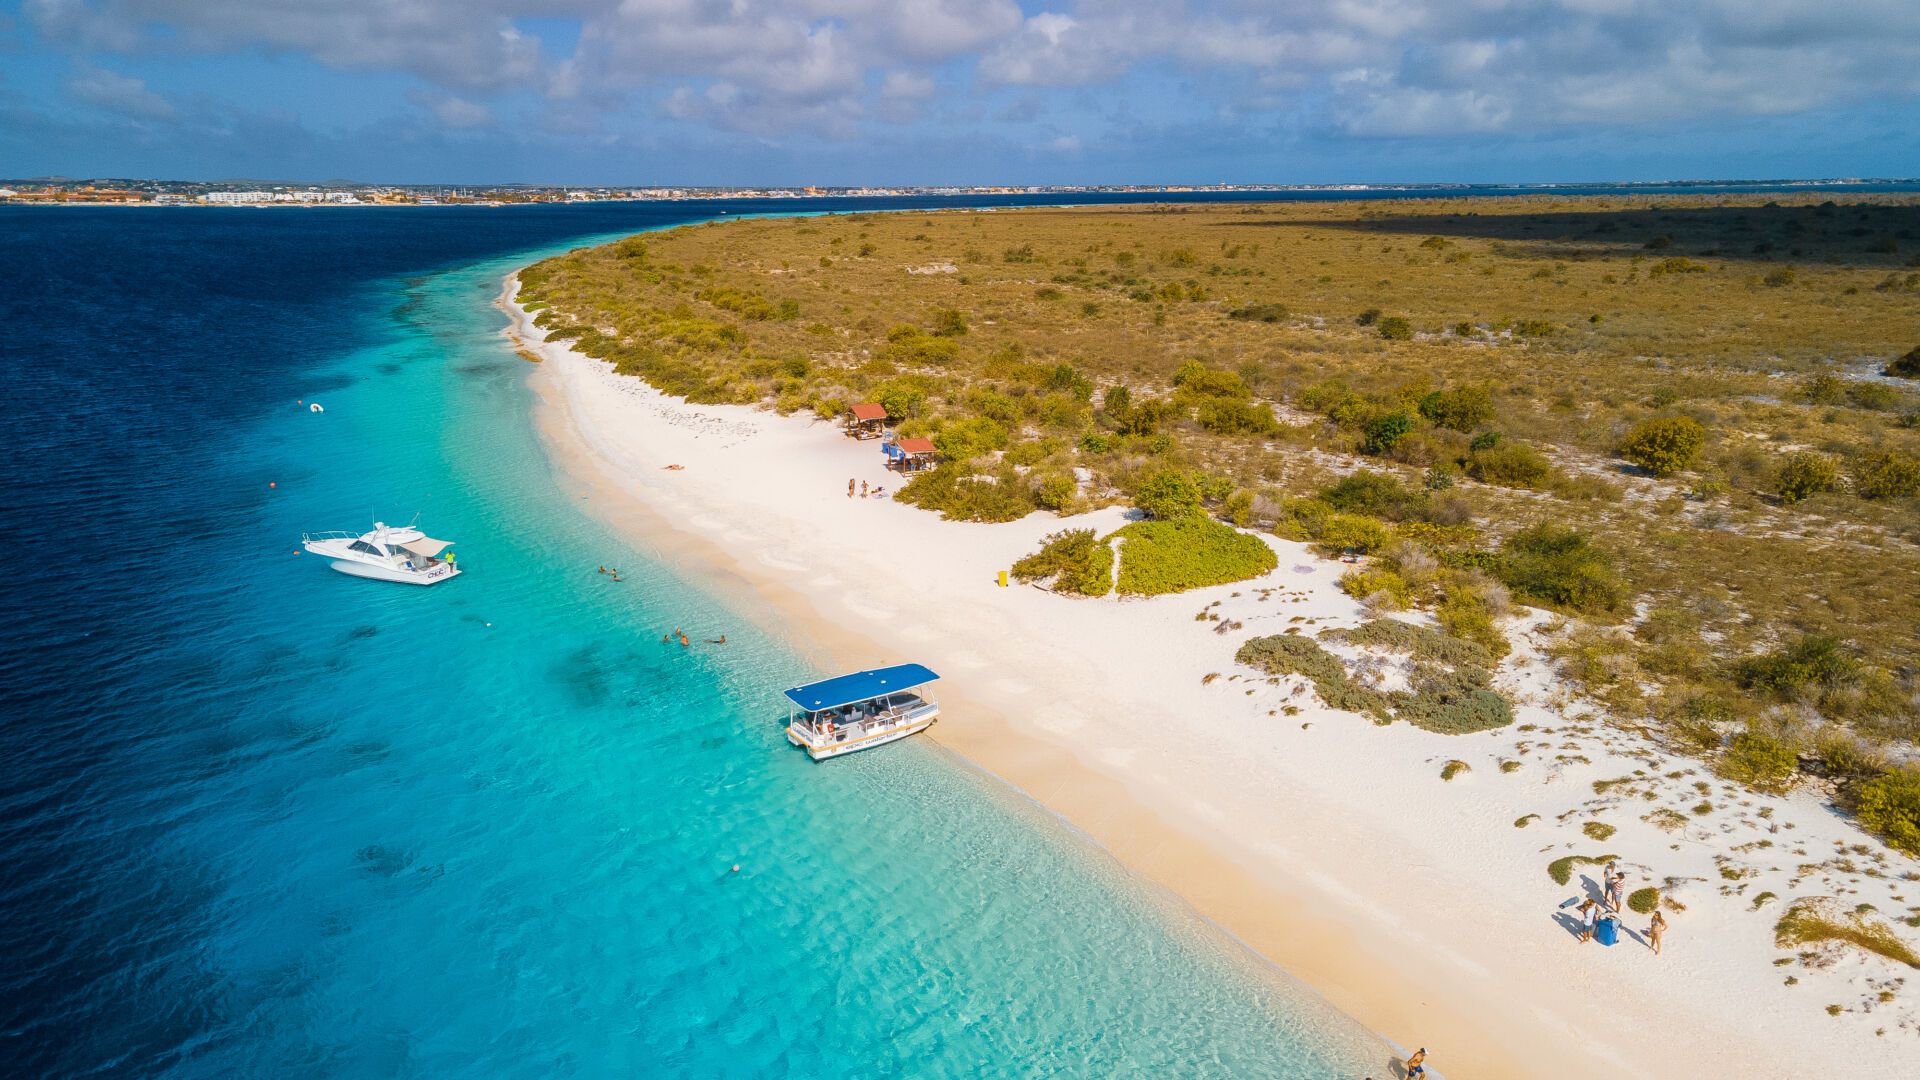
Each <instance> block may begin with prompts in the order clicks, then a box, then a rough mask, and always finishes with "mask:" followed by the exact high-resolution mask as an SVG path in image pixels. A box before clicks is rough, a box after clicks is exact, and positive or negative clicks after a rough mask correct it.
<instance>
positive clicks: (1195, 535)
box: [1113, 517, 1279, 596]
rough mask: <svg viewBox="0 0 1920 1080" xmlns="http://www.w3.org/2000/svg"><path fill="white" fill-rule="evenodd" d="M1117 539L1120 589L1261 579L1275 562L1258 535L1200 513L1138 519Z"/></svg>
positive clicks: (1145, 591) (1176, 588)
mask: <svg viewBox="0 0 1920 1080" xmlns="http://www.w3.org/2000/svg"><path fill="white" fill-rule="evenodd" d="M1113 535H1114V536H1116V537H1118V538H1119V539H1120V591H1121V592H1125V593H1136V594H1140V595H1145V596H1158V595H1160V594H1163V593H1174V592H1184V591H1186V590H1188V589H1197V588H1201V587H1203V586H1207V585H1224V584H1226V583H1227V582H1230V581H1245V580H1246V579H1248V578H1253V577H1259V576H1260V575H1261V574H1264V573H1267V572H1268V571H1270V570H1272V569H1273V568H1274V567H1275V566H1276V565H1278V564H1279V558H1278V557H1277V556H1276V555H1274V553H1273V549H1272V548H1270V547H1268V546H1267V544H1266V542H1265V541H1263V540H1261V539H1260V538H1259V537H1258V536H1253V535H1250V534H1248V533H1243V532H1240V531H1239V530H1237V529H1235V528H1233V527H1232V526H1229V525H1222V524H1220V523H1219V522H1217V521H1209V520H1207V519H1206V518H1203V517H1188V518H1183V519H1181V520H1178V521H1138V522H1135V523H1133V524H1132V525H1128V526H1126V527H1125V528H1122V529H1120V530H1119V531H1118V532H1116V533H1114V534H1113Z"/></svg>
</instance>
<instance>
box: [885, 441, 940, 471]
mask: <svg viewBox="0 0 1920 1080" xmlns="http://www.w3.org/2000/svg"><path fill="white" fill-rule="evenodd" d="M893 446H894V449H895V450H896V451H898V454H899V456H898V458H897V459H896V460H898V461H899V463H900V468H901V469H902V470H903V471H905V472H912V471H914V470H916V469H924V468H926V467H927V466H928V465H931V464H933V461H934V459H935V458H937V457H939V456H940V451H939V450H937V449H935V448H934V445H933V440H932V439H901V440H900V441H898V442H896V443H894V444H893Z"/></svg>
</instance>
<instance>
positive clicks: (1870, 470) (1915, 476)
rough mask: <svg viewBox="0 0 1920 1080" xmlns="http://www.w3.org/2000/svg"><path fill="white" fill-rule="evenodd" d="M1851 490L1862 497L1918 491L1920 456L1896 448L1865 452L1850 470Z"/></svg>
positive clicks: (1884, 496) (1886, 497) (1919, 487)
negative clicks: (1882, 451) (1898, 450)
mask: <svg viewBox="0 0 1920 1080" xmlns="http://www.w3.org/2000/svg"><path fill="white" fill-rule="evenodd" d="M1850 471H1851V473H1852V479H1853V493H1854V494H1855V495H1858V496H1860V497H1861V498H1863V499H1897V498H1903V497H1905V496H1908V495H1912V494H1914V493H1916V492H1920V459H1915V458H1913V457H1912V456H1910V455H1907V454H1902V453H1898V452H1889V453H1884V454H1867V455H1864V456H1862V457H1860V458H1858V459H1856V460H1855V461H1854V463H1853V468H1852V469H1851V470H1850Z"/></svg>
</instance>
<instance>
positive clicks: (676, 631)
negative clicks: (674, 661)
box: [660, 626, 727, 649]
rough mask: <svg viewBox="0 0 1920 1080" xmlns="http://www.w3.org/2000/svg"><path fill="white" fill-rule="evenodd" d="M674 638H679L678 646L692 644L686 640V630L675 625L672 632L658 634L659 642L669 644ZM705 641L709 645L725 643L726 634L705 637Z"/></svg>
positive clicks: (684, 646)
mask: <svg viewBox="0 0 1920 1080" xmlns="http://www.w3.org/2000/svg"><path fill="white" fill-rule="evenodd" d="M675 638H679V639H680V647H681V648H683V649H684V648H687V647H688V646H690V645H692V644H693V642H691V641H689V640H687V632H686V631H685V630H682V629H680V628H679V627H677V626H676V627H674V628H673V633H671V634H661V635H660V644H662V645H666V644H669V643H671V642H672V641H673V639H675ZM706 643H707V644H709V645H725V644H726V643H727V635H725V634H721V635H720V636H719V637H717V638H707V639H706Z"/></svg>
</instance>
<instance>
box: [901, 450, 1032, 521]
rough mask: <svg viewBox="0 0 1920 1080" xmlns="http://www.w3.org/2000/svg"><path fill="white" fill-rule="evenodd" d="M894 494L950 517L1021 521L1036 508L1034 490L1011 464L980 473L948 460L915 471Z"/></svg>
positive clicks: (966, 519) (909, 502)
mask: <svg viewBox="0 0 1920 1080" xmlns="http://www.w3.org/2000/svg"><path fill="white" fill-rule="evenodd" d="M893 497H894V499H896V500H897V501H899V502H903V503H906V504H908V505H910V506H918V507H920V508H921V509H923V510H938V511H939V512H940V516H941V517H943V518H945V519H946V520H948V521H1018V520H1020V519H1021V518H1023V517H1026V516H1027V515H1028V514H1031V513H1032V512H1033V493H1032V492H1031V491H1030V490H1029V489H1028V488H1027V486H1026V484H1025V483H1024V482H1023V480H1022V478H1021V477H1020V476H1019V474H1017V473H1015V472H1014V471H1013V467H1012V466H1006V467H1004V468H1003V469H1002V470H1001V472H999V473H998V474H996V475H993V476H979V475H976V474H975V473H974V472H973V471H972V470H971V469H970V468H969V467H968V466H967V464H966V463H965V462H960V461H949V462H945V463H943V464H941V465H939V466H938V467H936V468H933V469H929V470H927V471H925V472H922V473H918V474H916V475H915V476H914V478H913V479H911V480H909V481H907V483H906V485H905V486H903V487H902V488H901V489H900V490H899V491H896V492H894V493H893Z"/></svg>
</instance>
